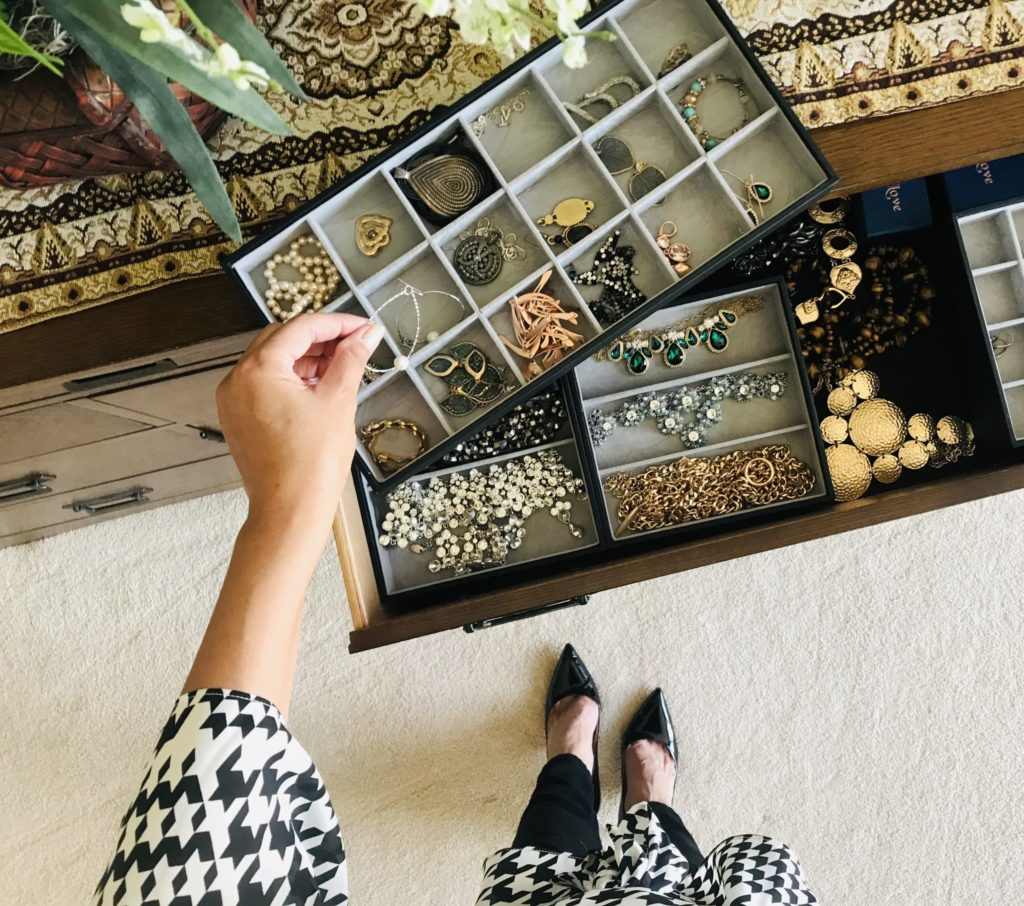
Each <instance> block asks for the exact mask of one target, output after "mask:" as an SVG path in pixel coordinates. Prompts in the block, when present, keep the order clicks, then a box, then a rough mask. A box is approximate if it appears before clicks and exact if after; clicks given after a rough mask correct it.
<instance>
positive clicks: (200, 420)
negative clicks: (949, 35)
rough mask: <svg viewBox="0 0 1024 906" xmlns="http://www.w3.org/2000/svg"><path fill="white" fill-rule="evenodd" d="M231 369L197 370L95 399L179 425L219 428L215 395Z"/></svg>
mask: <svg viewBox="0 0 1024 906" xmlns="http://www.w3.org/2000/svg"><path fill="white" fill-rule="evenodd" d="M230 370H231V366H230V365H225V366H224V367H222V368H211V369H210V370H208V371H196V372H194V373H192V374H187V375H185V376H184V377H177V378H169V379H168V380H166V381H156V382H154V383H152V384H144V385H143V386H141V387H131V388H129V389H128V390H118V391H115V392H114V393H104V394H100V395H98V396H94V397H93V399H95V400H98V401H100V402H103V403H106V404H107V405H110V406H117V407H118V408H120V409H128V410H130V411H132V412H141V413H144V414H145V415H150V416H155V417H156V418H163V419H166V420H167V421H171V422H177V423H178V424H179V425H194V426H195V427H197V428H198V427H204V428H218V427H219V422H218V419H217V401H216V399H215V393H216V390H217V385H218V384H219V383H220V382H221V380H222V379H223V377H224V376H225V375H226V374H227V373H228V372H229V371H230Z"/></svg>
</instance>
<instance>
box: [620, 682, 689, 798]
mask: <svg viewBox="0 0 1024 906" xmlns="http://www.w3.org/2000/svg"><path fill="white" fill-rule="evenodd" d="M678 760H679V749H678V747H677V746H676V731H675V728H674V727H673V726H672V715H671V714H669V711H668V702H667V701H666V700H665V693H664V692H662V691H661V689H655V690H654V691H653V692H652V693H651V694H650V695H648V696H647V699H646V700H645V701H644V703H643V704H642V705H641V706H640V707H639V708H638V709H637V711H636V713H635V714H634V715H633V716H632V718H630V721H629V723H628V724H627V725H626V729H625V730H624V731H623V734H622V799H620V800H619V817H620V818H622V817H623V816H624V815H625V814H626V812H627V811H628V810H629V809H631V808H632V807H633V806H634V805H636V804H637V803H639V802H662V803H664V804H665V805H669V806H670V805H672V792H673V790H674V789H675V783H676V763H677V762H678Z"/></svg>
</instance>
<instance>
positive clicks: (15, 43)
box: [0, 4, 64, 76]
mask: <svg viewBox="0 0 1024 906" xmlns="http://www.w3.org/2000/svg"><path fill="white" fill-rule="evenodd" d="M4 13H6V7H4V6H3V4H0V53H6V54H11V55H12V56H16V57H28V58H29V59H31V60H35V61H36V62H37V63H39V64H41V65H43V66H45V67H46V68H47V69H49V70H50V72H52V73H53V74H54V75H57V76H59V75H61V74H62V70H61V66H63V65H64V61H63V60H61V59H60V58H59V57H54V56H51V55H50V54H48V53H40V52H39V51H38V50H36V49H35V48H34V47H33V46H32V45H31V44H29V43H28V42H27V41H25V39H24V38H22V37H21V35H19V34H18V33H17V32H16V31H15V30H14V29H13V28H11V26H10V25H9V24H8V23H7V20H6V18H4Z"/></svg>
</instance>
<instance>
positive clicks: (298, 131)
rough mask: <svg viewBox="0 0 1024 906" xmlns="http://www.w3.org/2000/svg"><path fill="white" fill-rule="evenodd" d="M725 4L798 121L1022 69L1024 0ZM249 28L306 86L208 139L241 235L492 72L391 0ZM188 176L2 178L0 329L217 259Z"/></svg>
mask: <svg viewBox="0 0 1024 906" xmlns="http://www.w3.org/2000/svg"><path fill="white" fill-rule="evenodd" d="M725 5H726V8H727V9H728V10H729V12H730V14H731V15H732V16H733V18H734V20H735V21H736V23H737V26H738V27H739V29H740V31H741V32H743V34H745V35H746V36H747V37H748V40H749V42H750V44H751V46H752V47H753V48H754V51H755V52H756V53H757V54H758V55H759V56H760V58H761V60H762V61H763V63H764V64H765V66H766V68H767V69H768V72H769V73H770V74H771V75H772V77H773V78H774V79H775V80H776V82H777V83H778V84H779V85H780V86H781V87H782V89H783V91H784V92H785V93H786V94H787V96H788V97H789V98H790V100H791V102H792V103H793V104H794V106H795V108H796V110H797V112H798V114H799V116H800V117H801V119H802V120H803V121H804V122H805V123H806V124H807V125H809V126H823V125H829V124H835V123H842V122H846V121H848V120H851V119H856V118H858V117H863V116H879V115H883V114H888V113H895V112H898V111H902V110H909V109H913V108H917V107H924V106H930V105H933V104H938V103H943V102H945V101H949V100H952V99H955V98H961V97H970V96H974V95H979V94H985V93H989V92H993V91H999V90H1002V89H1005V88H1010V87H1013V86H1015V85H1018V84H1022V83H1024V80H1022V78H1021V72H1022V68H1024V65H1022V63H1024V61H1022V58H1024V25H1022V23H1024V0H992V2H991V3H985V2H971V0H924V2H912V0H896V2H891V0H831V2H826V0H725ZM259 24H260V26H261V27H262V28H263V30H264V32H265V33H266V34H267V35H268V36H269V37H270V39H271V41H272V42H273V43H274V45H275V46H276V48H277V49H278V51H279V52H280V53H281V54H282V56H283V57H284V59H285V61H286V62H287V63H288V65H289V66H290V67H291V68H292V70H293V71H294V72H295V73H296V75H297V76H298V78H299V80H300V81H301V82H302V84H303V86H304V88H305V89H306V91H307V92H308V94H309V95H310V96H311V100H310V101H309V102H308V103H306V104H305V105H302V106H297V105H294V104H289V103H288V102H287V101H284V100H282V101H279V102H278V103H279V109H280V110H281V111H282V113H284V114H285V115H286V116H287V118H288V119H289V120H290V122H291V125H292V128H293V130H294V132H295V135H294V136H289V137H286V138H277V137H269V138H268V137H267V136H266V135H264V134H261V133H260V132H259V130H256V129H254V128H252V127H249V126H247V125H246V124H244V123H238V122H237V121H232V120H229V121H228V122H227V123H226V124H225V125H224V126H223V127H221V129H220V130H219V131H218V132H217V134H216V136H215V137H214V139H213V140H212V142H211V146H212V147H213V149H214V152H215V156H216V158H217V161H218V165H219V167H220V169H221V173H222V175H223V176H224V179H225V181H226V183H227V185H228V189H229V192H230V194H231V197H232V199H233V201H234V203H235V207H236V209H237V210H238V214H239V220H240V221H241V222H242V223H243V225H244V226H245V228H246V229H247V232H248V233H250V234H251V233H253V232H256V231H257V230H258V228H259V227H260V226H261V225H263V224H267V223H269V222H271V221H273V220H274V219H276V218H279V217H281V216H283V215H285V214H287V213H288V212H290V211H292V210H294V209H295V208H296V207H297V206H298V205H300V204H301V203H302V202H303V201H305V200H306V199H308V198H310V197H311V196H313V195H315V194H316V193H317V192H319V191H321V190H322V189H325V188H327V187H328V186H330V185H332V184H333V183H335V182H336V181H337V180H338V179H339V178H340V177H341V176H343V175H344V174H345V173H347V172H350V171H351V170H352V169H354V168H355V167H357V166H358V165H359V164H361V163H362V162H363V161H365V160H367V159H368V158H370V157H372V156H373V155H374V154H376V153H377V152H379V151H381V150H382V149H384V148H387V147H388V146H389V145H391V144H392V143H393V142H395V141H396V140H398V139H399V138H401V137H402V136H404V135H406V134H407V133H409V132H410V131H411V130H413V129H415V128H417V127H418V126H419V125H421V124H422V123H423V122H424V121H425V120H426V119H427V118H428V114H429V113H430V111H432V110H437V109H438V108H443V107H445V106H447V105H450V104H451V103H453V102H454V101H456V100H457V99H458V98H459V97H461V96H462V95H464V94H465V93H466V92H468V91H470V90H472V89H473V88H475V87H476V86H477V85H479V84H480V83H481V82H483V81H485V80H486V79H488V78H489V77H490V76H492V75H494V74H495V73H496V72H498V71H499V69H500V68H501V61H500V60H499V58H498V57H497V56H496V54H494V53H493V52H492V51H491V50H489V49H488V48H482V47H478V46H474V45H469V44H466V43H465V42H464V41H462V40H461V39H460V38H459V36H458V32H457V31H455V30H453V29H452V28H451V27H450V26H449V24H448V23H447V21H445V20H437V19H430V18H428V17H426V16H424V15H423V13H422V12H421V11H420V10H419V8H418V7H416V6H413V5H411V4H409V3H405V2H395V0H365V2H362V3H343V2H338V0H264V2H262V3H261V12H260V15H259ZM187 188H188V187H187V184H186V183H185V181H184V180H183V179H182V177H181V175H180V174H179V173H177V172H172V173H162V172H155V171H154V172H148V173H140V174H134V175H130V176H112V177H105V178H98V179H88V180H81V181H77V182H71V183H64V184H61V185H59V186H50V187H46V188H41V189H33V190H27V191H0V332H2V331H6V330H13V329H15V328H17V327H21V326H25V325H28V324H32V323H36V322H38V321H42V320H44V319H46V318H49V317H54V316H56V315H60V314H65V313H69V312H74V311H77V310H80V309H83V308H86V307H89V306H92V305H99V304H102V303H104V302H109V301H112V300H114V299H118V298H121V297H124V296H127V295H130V294H134V293H140V292H143V291H145V290H150V289H153V288H155V287H157V286H160V285H162V284H165V283H168V282H171V281H174V280H181V279H186V278H190V277H196V276H200V275H203V274H209V273H213V272H218V271H219V270H220V265H219V264H218V261H217V255H218V254H219V253H221V252H223V251H226V250H228V249H229V247H230V244H229V243H227V242H225V241H224V239H223V236H222V235H221V234H220V233H219V232H218V231H217V230H216V229H215V228H214V227H213V226H212V225H211V223H210V221H209V219H208V218H207V217H206V216H205V214H204V213H203V211H202V209H201V208H200V207H199V206H198V204H197V203H196V200H195V198H194V197H193V196H192V195H191V194H190V193H189V192H188V191H187ZM211 304H215V300H211Z"/></svg>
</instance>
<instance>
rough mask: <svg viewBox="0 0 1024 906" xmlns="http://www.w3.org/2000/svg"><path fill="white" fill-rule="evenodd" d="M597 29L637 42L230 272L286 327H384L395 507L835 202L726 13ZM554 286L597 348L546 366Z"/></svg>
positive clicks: (604, 50) (479, 116) (274, 236)
mask: <svg viewBox="0 0 1024 906" xmlns="http://www.w3.org/2000/svg"><path fill="white" fill-rule="evenodd" d="M585 27H586V28H587V29H594V30H605V31H610V32H611V33H613V34H614V35H615V37H616V40H615V41H612V42H602V41H594V42H592V43H591V45H590V47H589V51H590V56H591V60H590V63H589V64H588V66H587V67H586V68H584V69H580V70H570V69H567V68H566V67H565V66H564V65H563V64H562V62H561V58H560V49H559V46H558V44H557V42H548V43H546V44H544V45H543V46H541V47H539V48H537V49H536V50H535V51H534V52H532V53H530V54H527V55H526V56H525V57H523V58H522V59H520V60H519V61H517V62H516V63H514V64H513V65H511V66H510V67H509V68H508V69H506V70H505V71H504V72H502V73H501V74H500V75H499V76H497V77H495V78H494V79H492V80H491V81H490V82H488V83H487V84H485V85H484V86H482V87H481V88H480V89H479V90H477V91H475V92H473V93H472V94H470V95H469V96H467V97H466V98H464V99H463V100H462V101H461V102H460V103H458V104H456V105H454V106H453V107H451V108H449V109H448V110H447V111H446V112H445V114H444V115H443V116H442V117H440V118H438V119H435V120H434V121H432V122H431V123H429V124H427V125H426V126H425V127H424V128H423V129H421V130H419V131H418V132H417V133H415V134H414V135H412V136H410V137H408V138H407V139H406V140H404V141H402V142H400V143H398V144H396V145H395V146H393V147H392V148H391V149H389V151H388V152H387V153H386V154H384V155H381V156H379V157H378V158H375V159H374V160H372V161H370V162H368V163H367V164H366V165H364V166H363V167H361V168H360V169H359V170H357V171H356V172H354V173H352V174H350V175H349V176H347V177H346V178H345V179H343V180H342V181H341V182H339V183H338V184H337V185H336V186H334V187H332V188H331V189H330V190H328V191H326V192H325V193H323V194H321V195H320V196H318V197H316V198H314V199H313V200H312V201H310V202H309V203H308V204H306V205H304V206H303V207H302V208H300V209H299V210H298V211H296V212H295V214H294V215H292V216H291V217H290V218H288V219H286V220H285V221H283V222H281V223H279V224H277V225H276V226H275V227H274V228H272V229H271V230H269V231H267V232H266V233H264V234H262V235H260V236H259V237H258V238H256V239H254V240H253V241H251V242H249V243H247V244H246V245H244V246H243V247H242V248H241V249H239V250H238V251H237V252H236V253H234V254H233V255H231V256H229V257H228V258H227V259H226V261H225V267H226V269H227V270H228V272H229V273H230V274H231V275H232V276H233V277H234V278H235V279H236V281H237V282H238V284H239V285H240V286H241V288H242V289H243V291H244V292H245V294H246V295H247V296H248V298H249V299H250V300H251V301H252V303H253V305H255V306H256V307H257V308H258V309H259V310H260V312H261V313H262V314H263V316H264V317H265V318H266V319H267V320H268V321H274V320H277V319H279V318H282V317H287V316H289V315H290V313H291V312H292V310H293V306H295V305H298V306H299V308H298V309H296V310H301V309H302V308H303V306H305V307H307V308H316V309H317V310H323V311H350V312H355V313H358V314H361V315H364V316H369V317H375V318H378V319H379V320H380V321H381V322H382V323H383V325H384V327H385V329H386V331H387V334H386V337H385V340H384V342H383V343H382V344H381V346H380V348H379V349H378V350H377V352H376V353H375V355H374V356H373V359H372V361H371V368H370V370H369V371H368V373H367V382H366V385H365V386H364V387H363V388H362V390H361V392H360V397H359V412H358V416H357V419H358V427H359V428H360V429H367V431H368V433H366V434H363V435H361V437H360V443H359V444H358V445H357V454H358V456H357V462H358V463H359V465H360V467H361V468H362V469H363V471H364V472H365V474H366V477H367V480H368V481H369V482H370V484H371V486H373V487H375V488H379V489H382V490H388V489H392V488H394V487H396V486H397V485H399V484H400V483H401V482H402V481H404V480H405V479H406V478H408V477H409V476H411V475H413V474H415V473H417V472H420V471H422V470H423V468H424V467H426V466H428V465H430V464H431V463H434V462H436V461H437V460H438V459H439V458H440V457H442V456H443V455H444V453H445V452H446V451H447V450H449V449H451V448H452V447H454V446H455V445H457V444H459V443H460V442H462V441H463V440H464V439H465V438H466V437H468V436H470V435H472V434H474V433H475V432H477V431H479V430H480V427H481V426H482V425H483V424H487V423H489V422H491V421H493V420H494V419H497V418H500V417H501V416H502V415H504V414H505V413H507V412H509V411H510V410H511V409H512V408H513V407H514V406H515V405H516V404H517V403H519V402H521V401H522V400H524V399H526V398H528V397H529V396H531V395H532V394H534V393H536V392H537V391H538V390H539V389H540V388H541V387H543V386H545V385H547V384H549V383H551V382H553V381H555V380H557V379H558V378H559V377H561V376H564V375H565V374H567V373H568V371H569V370H571V369H572V368H573V367H574V366H575V365H577V364H579V363H580V362H582V361H583V360H585V359H586V358H588V357H589V356H591V355H592V354H593V353H594V352H595V351H596V350H597V349H598V348H600V347H601V346H602V345H603V344H606V343H607V342H608V340H609V339H610V338H614V337H616V336H619V335H620V334H622V333H624V332H626V331H628V330H629V329H630V328H631V327H632V326H633V325H635V324H636V323H638V322H639V321H641V320H643V319H644V318H645V317H647V316H648V315H649V314H650V313H651V312H653V311H656V310H658V309H659V308H661V307H663V306H664V305H666V304H669V303H671V302H673V301H675V300H678V299H679V298H681V297H682V296H683V295H684V294H686V293H688V292H692V291H693V290H694V288H695V287H696V285H697V284H698V283H699V282H700V281H701V280H703V279H704V278H705V277H707V276H708V275H709V274H711V273H713V272H714V271H715V270H716V269H717V268H719V267H720V266H721V265H722V264H724V263H725V262H727V261H729V260H730V259H731V258H733V257H734V256H735V255H736V254H738V253H739V252H740V251H742V250H743V249H744V248H746V247H747V246H748V245H749V244H750V243H752V242H754V241H756V240H757V239H758V238H760V237H761V236H762V235H764V234H765V233H767V232H770V231H771V230H772V229H774V228H775V227H776V226H778V225H779V224H781V223H783V222H785V221H786V220H787V219H788V218H789V217H790V216H792V215H793V214H795V213H797V212H799V211H802V210H804V209H805V208H806V207H808V205H810V204H811V203H813V202H814V201H815V200H816V199H818V198H819V197H820V196H822V195H823V194H824V193H825V192H826V191H827V189H828V188H829V187H830V186H831V185H832V184H833V183H834V181H835V177H834V175H833V173H832V171H831V169H830V168H829V166H828V163H827V162H826V161H825V160H824V158H823V157H822V155H821V153H820V152H819V151H818V149H817V148H816V147H815V146H814V144H813V142H812V141H811V140H810V138H809V137H808V135H807V133H806V131H805V130H804V129H803V127H802V126H801V125H800V123H799V122H798V121H797V119H796V118H795V116H794V115H793V113H792V111H791V110H790V109H789V107H788V106H787V104H786V102H785V100H784V99H783V98H782V96H781V95H780V94H779V92H778V91H777V89H776V88H775V86H774V85H773V84H772V83H771V80H770V79H769V78H768V76H767V75H766V73H765V72H764V70H763V69H762V68H761V66H760V64H759V63H758V62H757V60H756V59H755V58H754V56H753V54H752V53H751V52H750V50H749V48H748V47H747V46H746V45H745V44H744V42H743V40H742V38H741V37H740V36H739V34H738V33H737V32H736V30H735V28H734V27H733V26H732V24H731V22H730V21H729V19H728V17H727V16H726V14H725V13H724V11H723V10H722V9H721V7H720V6H719V5H718V4H717V3H716V2H714V0H619V2H613V3H610V4H606V5H605V6H603V7H602V10H601V11H600V13H598V14H595V15H593V16H591V17H589V18H588V19H587V20H586V25H585ZM669 225H670V226H669ZM673 231H674V236H673V237H672V238H671V240H666V241H665V242H664V244H662V243H661V242H660V241H659V240H660V237H661V236H663V235H666V234H668V233H671V232H673ZM314 243H315V244H314ZM317 245H319V247H321V248H322V252H320V251H318V249H317ZM306 259H312V260H306ZM545 277H546V278H547V282H546V284H545V292H546V294H547V295H549V296H550V297H551V298H553V299H555V300H556V302H557V303H558V306H559V310H560V311H561V312H562V313H564V314H567V315H569V316H570V317H574V318H575V320H574V322H571V323H568V322H567V323H566V326H567V327H568V328H569V329H570V330H571V332H572V333H573V334H574V335H575V339H573V340H572V342H571V343H569V342H567V341H565V338H564V336H563V338H562V346H561V349H560V352H559V353H558V354H552V355H550V356H548V357H547V358H546V359H544V361H543V363H542V364H538V365H536V366H530V365H529V362H528V361H527V360H524V358H523V357H522V356H520V355H519V353H517V351H516V348H514V347H518V348H519V349H523V348H524V341H523V335H524V334H525V333H528V330H526V328H525V327H524V323H523V313H522V311H521V310H520V309H518V308H516V307H515V306H513V304H512V303H513V301H515V302H516V303H517V305H518V304H519V300H520V299H522V298H525V297H526V296H527V295H528V294H530V293H531V292H533V291H534V290H535V288H536V287H537V286H538V284H539V282H540V281H541V279H542V278H545ZM481 281H486V282H481ZM517 331H518V332H517ZM527 351H529V350H527ZM533 361H534V362H537V361H538V359H537V358H536V357H535V358H534V360H533ZM524 366H528V367H524ZM496 375H500V378H498V377H496ZM394 421H402V422H407V423H411V424H413V425H415V426H416V428H417V429H418V431H417V432H416V433H415V434H414V435H413V433H412V431H411V429H409V431H408V432H407V433H409V435H410V437H408V438H406V439H407V440H409V439H410V438H412V437H413V436H415V439H416V443H415V444H414V445H413V447H412V449H411V451H409V453H408V455H403V456H400V457H397V458H396V457H390V458H382V457H381V456H380V455H379V452H378V451H379V450H380V449H381V444H380V443H377V444H374V443H373V441H372V437H373V436H375V433H374V432H375V430H376V429H377V428H379V427H380V425H381V424H382V423H383V424H389V423H392V422H394ZM371 446H372V447H373V449H371Z"/></svg>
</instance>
